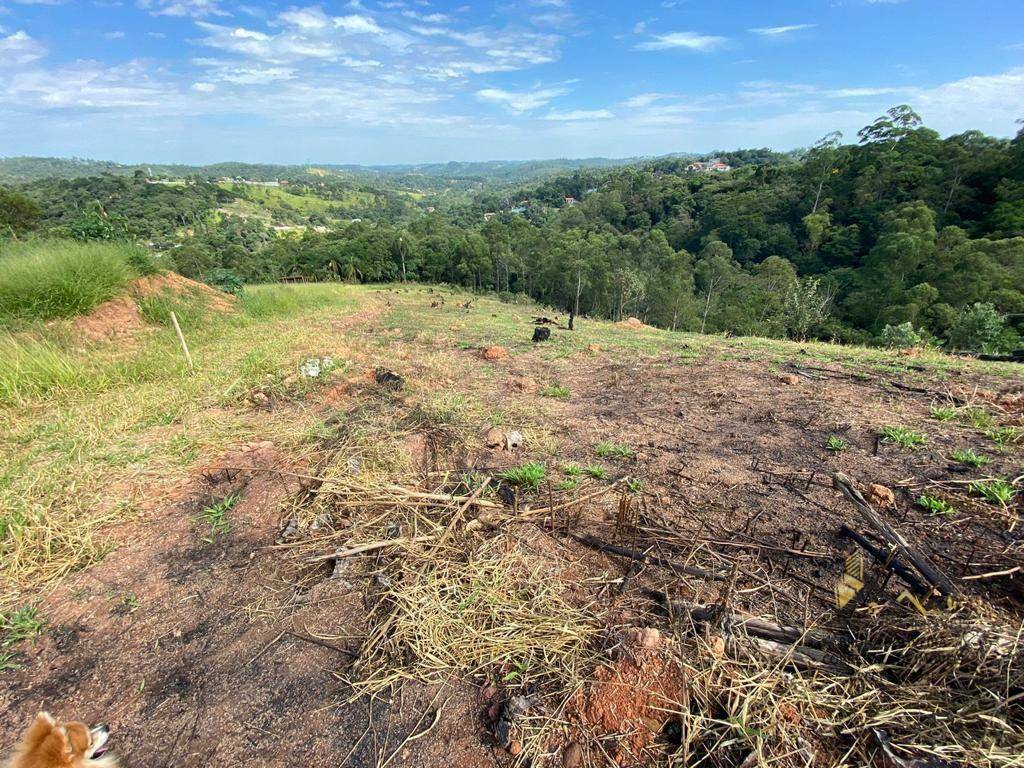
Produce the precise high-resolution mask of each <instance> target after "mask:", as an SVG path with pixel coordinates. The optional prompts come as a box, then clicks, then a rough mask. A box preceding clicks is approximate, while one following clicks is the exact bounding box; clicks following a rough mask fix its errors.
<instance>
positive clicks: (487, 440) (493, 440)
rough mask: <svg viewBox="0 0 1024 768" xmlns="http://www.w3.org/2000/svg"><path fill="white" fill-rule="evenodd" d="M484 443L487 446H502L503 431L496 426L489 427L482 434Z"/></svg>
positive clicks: (503, 444) (503, 440) (503, 441)
mask: <svg viewBox="0 0 1024 768" xmlns="http://www.w3.org/2000/svg"><path fill="white" fill-rule="evenodd" d="M484 445H486V446H487V447H488V448H504V447H505V433H504V432H502V431H501V430H500V429H498V428H497V427H491V428H490V429H488V430H487V433H486V434H485V435H484Z"/></svg>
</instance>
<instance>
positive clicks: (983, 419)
mask: <svg viewBox="0 0 1024 768" xmlns="http://www.w3.org/2000/svg"><path fill="white" fill-rule="evenodd" d="M956 418H957V421H959V422H960V423H961V424H966V425H968V426H971V427H974V428H975V429H988V428H989V427H991V426H992V425H993V424H994V423H995V422H994V421H993V420H992V415H991V414H990V413H989V412H988V411H986V410H985V409H984V408H979V407H978V406H976V405H967V406H964V407H963V408H961V409H960V410H958V411H957V414H956Z"/></svg>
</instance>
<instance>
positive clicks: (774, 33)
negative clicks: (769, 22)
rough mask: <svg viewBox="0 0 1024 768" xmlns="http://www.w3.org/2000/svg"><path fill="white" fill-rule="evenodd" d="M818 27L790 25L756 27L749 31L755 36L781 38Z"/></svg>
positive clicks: (812, 25) (813, 25)
mask: <svg viewBox="0 0 1024 768" xmlns="http://www.w3.org/2000/svg"><path fill="white" fill-rule="evenodd" d="M816 26H818V25H817V24H789V25H787V26H784V27H754V28H753V29H751V30H749V31H750V32H753V33H754V34H755V35H761V36H762V37H781V36H783V35H788V34H790V33H792V32H799V31H801V30H804V29H813V28H814V27H816Z"/></svg>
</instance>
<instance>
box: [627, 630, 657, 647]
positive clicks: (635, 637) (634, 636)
mask: <svg viewBox="0 0 1024 768" xmlns="http://www.w3.org/2000/svg"><path fill="white" fill-rule="evenodd" d="M626 641H627V642H628V643H630V644H631V645H635V646H638V647H640V648H645V649H647V650H654V649H655V648H657V647H659V646H660V645H661V632H659V631H658V630H656V629H654V627H633V628H632V629H630V630H629V631H628V632H627V633H626Z"/></svg>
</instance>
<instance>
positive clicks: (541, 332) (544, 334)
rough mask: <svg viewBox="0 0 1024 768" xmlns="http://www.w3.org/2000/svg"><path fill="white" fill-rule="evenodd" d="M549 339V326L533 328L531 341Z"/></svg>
mask: <svg viewBox="0 0 1024 768" xmlns="http://www.w3.org/2000/svg"><path fill="white" fill-rule="evenodd" d="M550 339H551V329H550V328H534V329H533V343H534V344H536V343H537V342H539V341H548V340H550Z"/></svg>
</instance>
